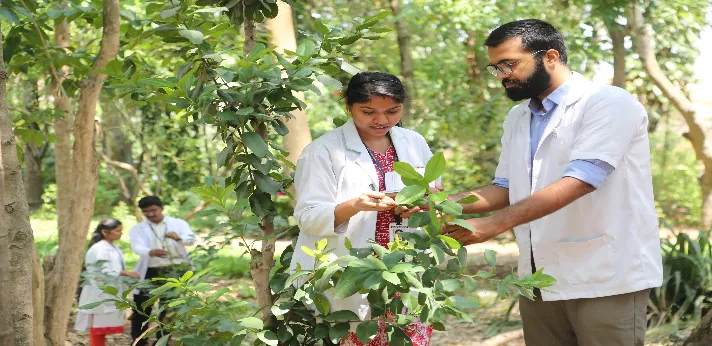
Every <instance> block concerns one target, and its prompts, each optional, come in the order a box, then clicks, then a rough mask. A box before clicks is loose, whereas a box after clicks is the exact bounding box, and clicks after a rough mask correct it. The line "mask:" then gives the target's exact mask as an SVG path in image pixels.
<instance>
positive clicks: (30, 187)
mask: <svg viewBox="0 0 712 346" xmlns="http://www.w3.org/2000/svg"><path fill="white" fill-rule="evenodd" d="M23 84H24V85H23V89H24V91H25V92H24V95H23V99H24V100H23V101H24V104H25V105H27V110H26V112H27V113H28V114H27V115H28V116H29V115H32V113H39V111H40V108H39V93H38V87H37V80H36V79H34V78H30V79H29V80H26V81H24V83H23ZM28 125H29V127H30V128H32V130H34V131H37V132H40V131H41V130H42V129H41V128H40V124H39V123H37V122H34V121H33V122H31V123H30V124H28ZM42 132H47V131H46V129H45V131H42ZM48 147H49V141H47V140H45V141H44V142H43V143H41V144H39V143H36V142H35V141H25V143H24V145H23V161H24V163H25V173H24V176H23V178H24V179H23V180H24V182H25V192H26V193H27V204H28V205H29V206H30V210H35V209H37V208H39V207H41V206H42V203H43V201H42V194H43V193H44V186H43V185H44V184H43V182H42V159H43V158H44V156H45V153H47V148H48Z"/></svg>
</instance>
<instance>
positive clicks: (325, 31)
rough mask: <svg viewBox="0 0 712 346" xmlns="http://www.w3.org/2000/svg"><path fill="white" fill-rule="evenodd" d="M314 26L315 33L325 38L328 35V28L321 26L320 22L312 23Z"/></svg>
mask: <svg viewBox="0 0 712 346" xmlns="http://www.w3.org/2000/svg"><path fill="white" fill-rule="evenodd" d="M314 26H316V31H317V32H318V33H319V34H321V35H322V36H325V35H327V34H328V33H329V31H331V30H329V28H328V27H327V26H326V25H324V24H322V23H321V22H320V21H314Z"/></svg>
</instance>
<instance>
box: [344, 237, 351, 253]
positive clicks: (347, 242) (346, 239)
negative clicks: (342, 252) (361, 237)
mask: <svg viewBox="0 0 712 346" xmlns="http://www.w3.org/2000/svg"><path fill="white" fill-rule="evenodd" d="M344 247H345V248H346V250H349V251H351V247H352V246H351V240H350V239H349V237H344Z"/></svg>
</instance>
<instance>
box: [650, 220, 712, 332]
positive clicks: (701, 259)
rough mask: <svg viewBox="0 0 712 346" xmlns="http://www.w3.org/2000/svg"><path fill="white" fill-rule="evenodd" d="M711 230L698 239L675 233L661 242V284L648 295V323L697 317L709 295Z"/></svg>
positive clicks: (711, 295) (706, 305)
mask: <svg viewBox="0 0 712 346" xmlns="http://www.w3.org/2000/svg"><path fill="white" fill-rule="evenodd" d="M709 236H710V233H709V232H700V234H699V235H698V237H697V239H692V238H691V237H690V236H689V235H687V234H685V233H678V234H677V236H676V237H675V240H674V241H671V240H669V239H666V240H664V241H663V244H662V252H663V285H662V287H658V288H654V289H653V290H652V291H651V294H650V303H649V324H650V325H651V326H659V325H661V324H664V323H676V322H680V321H684V320H686V319H690V318H692V319H699V318H700V317H701V316H702V314H703V312H704V311H703V310H706V309H708V308H709V306H710V302H711V301H712V300H710V298H712V248H710V240H709Z"/></svg>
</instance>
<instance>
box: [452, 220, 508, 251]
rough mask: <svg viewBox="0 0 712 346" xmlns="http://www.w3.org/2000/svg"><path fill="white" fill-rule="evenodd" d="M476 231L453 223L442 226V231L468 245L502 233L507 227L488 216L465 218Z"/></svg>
mask: <svg viewBox="0 0 712 346" xmlns="http://www.w3.org/2000/svg"><path fill="white" fill-rule="evenodd" d="M465 222H467V223H469V224H470V225H471V226H472V227H474V228H475V229H476V230H477V231H476V232H471V231H470V230H468V229H465V228H462V227H460V226H455V225H447V226H445V227H444V228H443V230H442V233H443V234H445V235H447V236H449V237H451V238H454V239H456V240H458V241H459V242H461V243H462V245H470V244H477V243H482V242H486V241H488V240H490V239H492V238H494V237H496V236H498V235H500V234H502V233H504V232H505V231H506V230H507V228H506V227H504V226H503V225H501V224H499V223H498V222H496V221H494V220H493V219H492V218H490V217H483V218H477V219H469V220H465Z"/></svg>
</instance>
